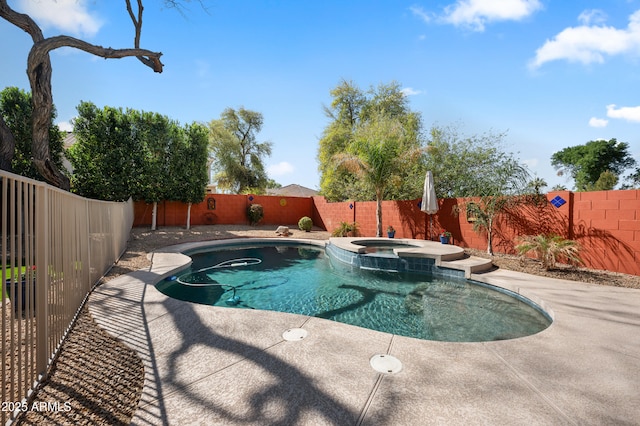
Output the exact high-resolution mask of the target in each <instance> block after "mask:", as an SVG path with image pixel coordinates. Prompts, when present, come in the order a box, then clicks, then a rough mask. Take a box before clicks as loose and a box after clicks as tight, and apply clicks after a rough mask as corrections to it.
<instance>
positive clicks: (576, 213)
mask: <svg viewBox="0 0 640 426" xmlns="http://www.w3.org/2000/svg"><path fill="white" fill-rule="evenodd" d="M556 196H560V197H561V198H562V199H563V200H565V204H564V205H562V206H560V207H557V208H556V207H554V206H552V205H551V203H550V202H549V201H550V200H552V199H553V198H554V197H556ZM250 197H252V198H253V200H250ZM210 199H213V200H215V209H211V208H209V207H210V204H209V203H210V201H208V200H210ZM469 201H473V199H442V200H439V210H438V212H437V213H436V214H434V215H431V216H430V215H427V214H426V213H423V212H422V211H420V207H419V206H420V200H408V201H383V203H382V221H383V230H382V232H383V235H386V228H387V226H388V225H392V226H393V227H394V228H395V229H396V238H419V239H434V240H437V236H438V234H439V233H440V231H441V230H442V229H446V230H447V231H449V232H451V233H452V234H453V243H454V244H456V245H459V246H461V247H470V248H476V249H481V250H486V249H487V239H486V236H485V233H484V232H481V233H478V232H475V231H474V230H473V222H470V221H469V220H468V218H467V217H466V214H465V213H464V212H461V213H460V214H455V213H454V211H455V210H456V208H457V209H459V210H460V209H462V210H463V208H462V207H463V206H464V205H465V204H466V203H468V202H469ZM476 201H477V200H476ZM251 202H253V203H258V204H261V205H262V206H263V207H264V213H265V216H264V219H263V221H262V222H261V223H263V224H266V225H288V226H291V225H294V226H296V225H297V223H298V220H299V219H300V218H301V217H303V216H309V217H311V219H312V220H313V223H314V225H315V226H319V227H320V228H323V229H326V230H327V231H333V230H334V229H336V228H337V227H338V226H339V224H340V222H349V223H352V222H357V223H358V225H359V230H360V235H362V236H375V235H376V202H375V201H366V202H365V201H358V202H355V201H345V202H339V203H329V202H327V201H326V200H325V199H324V197H312V198H308V197H279V196H264V195H259V196H258V195H254V196H249V195H226V194H212V195H207V197H206V198H205V201H204V202H202V203H200V204H194V205H193V206H192V209H191V224H192V225H207V224H238V225H245V224H248V220H247V214H246V209H247V206H248V205H249V204H250V203H251ZM151 211H152V205H151V204H145V203H141V202H137V203H135V221H134V226H143V225H149V224H151ZM186 217H187V206H186V205H185V204H183V203H177V202H162V203H159V205H158V219H157V224H158V226H185V225H186ZM542 233H545V234H549V233H555V234H559V235H561V236H563V237H565V238H570V239H575V240H577V241H578V242H579V243H580V244H581V246H582V252H581V256H582V258H583V260H584V261H585V266H587V267H589V268H594V269H606V270H610V271H615V272H623V273H627V274H634V275H640V190H627V191H598V192H576V193H573V192H569V191H561V192H552V193H549V194H547V195H546V196H544V197H543V198H541V199H540V200H538V203H536V204H527V205H525V206H520V207H518V208H516V209H512V210H508V211H506V212H505V213H504V214H502V215H500V217H499V219H498V221H497V223H496V226H495V233H494V236H493V249H494V251H495V252H496V253H515V249H514V247H515V245H516V244H517V237H518V236H523V235H537V234H542Z"/></svg>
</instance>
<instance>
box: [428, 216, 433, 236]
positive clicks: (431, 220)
mask: <svg viewBox="0 0 640 426" xmlns="http://www.w3.org/2000/svg"><path fill="white" fill-rule="evenodd" d="M429 241H433V215H432V214H430V215H429Z"/></svg>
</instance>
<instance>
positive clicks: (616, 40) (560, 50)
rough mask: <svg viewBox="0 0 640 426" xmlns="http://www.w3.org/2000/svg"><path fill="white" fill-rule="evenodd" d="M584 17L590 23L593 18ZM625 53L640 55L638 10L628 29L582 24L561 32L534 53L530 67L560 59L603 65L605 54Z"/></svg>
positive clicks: (584, 20) (639, 12)
mask: <svg viewBox="0 0 640 426" xmlns="http://www.w3.org/2000/svg"><path fill="white" fill-rule="evenodd" d="M584 13H585V12H583V14H584ZM583 14H581V15H580V16H581V17H582V18H581V20H582V21H583V22H591V19H592V18H587V17H586V16H587V15H585V16H583ZM627 53H631V54H633V53H635V54H638V53H640V10H638V11H636V12H634V13H633V14H632V15H631V16H630V17H629V26H628V27H627V28H626V29H618V28H614V27H607V26H603V25H581V26H578V27H569V28H566V29H564V30H562V31H561V32H560V33H559V34H558V35H556V36H555V37H554V38H553V39H552V40H547V41H546V42H545V43H544V45H542V47H540V48H539V49H538V50H536V57H535V58H534V59H533V60H532V61H531V62H530V63H529V67H530V68H532V69H535V68H539V67H540V66H542V65H543V64H544V63H545V62H550V61H555V60H560V59H566V60H568V61H569V62H580V63H583V64H590V63H592V62H596V63H602V62H604V57H605V55H621V54H627Z"/></svg>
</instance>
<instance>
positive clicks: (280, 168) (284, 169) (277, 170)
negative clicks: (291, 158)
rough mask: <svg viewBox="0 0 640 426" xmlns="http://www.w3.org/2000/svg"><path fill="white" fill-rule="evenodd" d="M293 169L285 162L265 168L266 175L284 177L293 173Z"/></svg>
mask: <svg viewBox="0 0 640 426" xmlns="http://www.w3.org/2000/svg"><path fill="white" fill-rule="evenodd" d="M294 170H295V168H294V167H293V166H292V165H291V164H290V163H288V162H286V161H281V162H279V163H278V164H272V165H271V166H268V167H267V173H268V174H269V176H284V175H288V174H291V173H293V171H294Z"/></svg>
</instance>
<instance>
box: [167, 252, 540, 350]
mask: <svg viewBox="0 0 640 426" xmlns="http://www.w3.org/2000/svg"><path fill="white" fill-rule="evenodd" d="M190 256H191V257H192V258H193V264H192V265H191V268H190V269H188V270H185V271H182V272H181V273H180V274H179V275H177V276H174V277H170V278H168V279H166V280H164V281H161V282H160V283H158V284H157V285H156V287H157V288H158V290H160V291H161V292H163V293H165V294H166V295H168V296H170V297H174V298H177V299H181V300H186V301H190V302H195V303H202V304H208V305H214V306H224V307H235V308H245V309H263V310H272V311H280V312H291V313H298V314H303V315H309V316H314V317H320V318H326V319H330V320H333V321H339V322H343V323H347V324H352V325H356V326H360V327H365V328H369V329H373V330H379V331H383V332H388V333H393V334H398V335H402V336H409V337H415V338H419V339H426V340H439V341H452V342H477V341H491V340H501V339H512V338H516V337H522V336H527V335H531V334H535V333H537V332H539V331H541V330H544V329H545V328H547V327H548V326H549V325H550V323H551V321H550V319H549V318H548V317H547V316H546V315H545V314H544V313H543V312H541V311H540V310H539V309H537V308H535V307H533V306H532V305H531V304H530V303H527V302H525V301H523V300H521V299H520V298H516V297H513V296H511V295H509V294H505V293H504V292H500V291H496V290H495V289H493V288H489V287H487V286H486V285H480V284H479V283H477V284H474V283H473V282H470V281H467V280H455V279H450V278H447V279H441V278H436V277H433V276H430V275H423V274H400V273H391V272H378V271H364V270H361V269H359V268H352V267H349V266H346V265H344V264H342V263H340V262H337V261H335V260H333V259H332V258H331V256H329V255H328V254H326V253H325V251H324V250H323V249H321V248H317V247H314V246H306V245H305V246H287V245H277V246H259V247H242V248H229V247H226V248H223V249H220V250H215V251H210V252H207V253H200V254H193V255H190Z"/></svg>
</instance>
